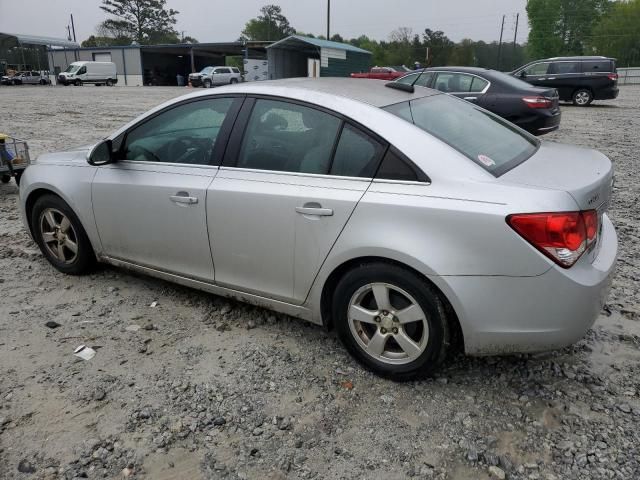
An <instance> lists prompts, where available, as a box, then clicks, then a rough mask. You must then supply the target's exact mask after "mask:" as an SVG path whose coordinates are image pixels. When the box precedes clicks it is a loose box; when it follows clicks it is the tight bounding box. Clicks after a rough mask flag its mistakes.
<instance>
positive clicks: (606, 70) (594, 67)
mask: <svg viewBox="0 0 640 480" xmlns="http://www.w3.org/2000/svg"><path fill="white" fill-rule="evenodd" d="M511 75H513V76H514V77H518V78H520V79H522V80H524V81H526V82H528V83H530V84H532V85H536V86H539V87H544V88H555V89H557V90H558V92H559V94H560V100H562V101H565V102H573V104H574V105H577V106H579V107H587V106H589V105H591V102H593V101H594V100H612V99H614V98H617V97H618V92H619V90H618V71H617V69H616V59H615V58H608V57H557V58H548V59H546V60H536V61H535V62H531V63H528V64H527V65H524V66H523V67H520V68H519V69H517V70H515V71H514V72H511Z"/></svg>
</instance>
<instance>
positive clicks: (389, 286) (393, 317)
mask: <svg viewBox="0 0 640 480" xmlns="http://www.w3.org/2000/svg"><path fill="white" fill-rule="evenodd" d="M334 292H335V293H334V295H333V302H332V305H331V307H332V318H333V321H334V325H335V328H336V332H337V334H338V337H339V338H340V340H341V341H342V343H343V344H344V346H345V347H346V349H347V350H348V351H349V352H350V353H351V354H352V355H353V356H354V357H355V359H356V360H358V361H359V362H360V363H361V364H362V365H363V366H364V367H365V368H367V369H369V370H371V371H373V372H375V373H377V374H379V375H381V376H383V377H387V378H390V379H392V380H411V379H415V378H421V377H425V376H429V375H430V374H432V373H433V372H434V371H435V370H436V369H437V368H438V367H439V366H440V364H441V363H442V362H443V361H444V359H445V357H446V353H447V349H448V346H449V343H450V329H449V324H448V321H447V315H446V312H445V307H444V304H443V302H442V300H441V299H440V296H439V294H438V292H437V291H436V289H435V288H434V287H433V285H431V284H430V283H429V282H427V281H426V280H425V279H424V278H422V277H420V276H419V275H418V274H416V273H415V272H413V271H411V270H408V269H405V268H402V267H400V266H398V265H395V264H391V263H367V264H363V265H360V266H358V267H357V268H354V269H352V270H350V271H348V272H347V273H346V274H345V275H344V276H343V277H342V278H341V279H340V281H339V282H338V284H337V285H336V288H335V290H334ZM384 292H387V293H386V294H385V293H384ZM385 298H386V299H387V300H385ZM379 299H382V300H381V301H380V302H379V301H378V300H379ZM385 303H386V305H385Z"/></svg>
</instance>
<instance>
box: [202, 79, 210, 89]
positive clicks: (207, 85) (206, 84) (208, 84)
mask: <svg viewBox="0 0 640 480" xmlns="http://www.w3.org/2000/svg"><path fill="white" fill-rule="evenodd" d="M202 86H203V87H204V88H211V80H209V79H207V80H205V81H204V82H203V83H202Z"/></svg>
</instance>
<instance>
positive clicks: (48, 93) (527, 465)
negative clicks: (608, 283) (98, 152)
mask: <svg viewBox="0 0 640 480" xmlns="http://www.w3.org/2000/svg"><path fill="white" fill-rule="evenodd" d="M189 91H191V90H189V89H186V88H181V89H179V88H159V87H156V88H128V87H118V88H98V87H92V86H85V87H66V88H65V87H28V86H22V87H0V97H1V99H2V105H3V111H4V112H10V114H7V115H2V117H0V132H6V133H9V134H12V135H16V136H18V137H22V138H26V139H28V140H29V144H30V146H31V149H32V153H33V154H34V156H37V155H38V154H41V153H43V152H46V151H55V150H64V149H66V148H70V147H74V146H76V145H82V144H88V143H91V142H95V141H97V140H98V139H100V138H101V137H104V136H105V135H107V134H108V133H110V132H111V131H113V130H114V129H115V128H116V127H119V126H120V125H122V124H124V123H125V122H127V121H128V120H130V119H132V118H134V117H135V116H136V115H138V114H141V113H143V112H144V111H146V110H147V109H149V108H150V107H152V106H155V105H157V104H159V103H161V102H162V101H164V100H167V99H169V98H172V97H174V96H177V95H180V94H183V93H186V92H189ZM214 92H215V90H214ZM639 124H640V88H638V87H626V88H622V89H621V95H620V98H619V99H618V100H616V101H612V102H596V103H595V104H594V106H593V107H591V108H586V109H579V108H576V107H572V106H563V121H562V128H561V130H560V131H559V132H557V133H554V134H552V135H549V136H548V137H546V139H545V140H547V141H550V140H556V141H564V142H569V143H574V144H579V145H584V146H588V147H595V148H598V149H599V150H601V151H602V152H604V153H605V154H607V155H608V156H609V157H610V158H611V159H612V160H613V162H614V163H615V167H616V178H617V181H616V186H615V191H614V197H613V202H612V204H611V217H612V219H613V221H614V223H615V225H616V227H617V229H618V235H619V240H620V256H619V262H618V268H617V274H616V277H615V279H614V282H613V288H612V291H611V295H610V297H609V302H608V304H607V306H606V308H605V310H603V315H602V316H601V317H600V318H599V319H598V321H597V323H596V325H595V326H594V328H593V329H592V330H591V331H590V332H589V333H588V335H587V336H586V338H585V339H583V340H581V341H580V342H578V343H577V344H576V345H575V346H573V347H570V348H566V349H564V350H562V351H557V352H551V353H547V354H540V355H520V356H512V357H498V358H481V359H473V358H464V357H462V356H457V357H455V358H454V359H452V360H451V361H449V362H448V364H447V365H446V367H445V369H444V371H443V372H442V374H441V375H440V376H439V377H438V378H436V379H432V380H425V381H420V382H412V383H404V384H397V383H393V382H389V381H387V380H383V379H381V378H379V377H376V376H374V375H372V374H370V373H368V372H366V371H364V370H362V368H360V367H359V366H358V365H357V364H356V363H355V362H354V361H353V360H352V359H351V358H350V357H349V356H348V354H347V353H346V352H345V351H344V349H343V348H342V347H341V346H340V344H339V343H338V341H337V340H336V337H335V335H334V334H332V333H327V332H325V331H324V330H323V329H322V328H319V327H316V326H313V325H309V324H305V323H302V322H301V321H298V320H294V319H290V318H288V317H285V316H283V315H276V314H273V313H272V312H267V311H264V310H261V309H258V308H254V307H250V306H246V305H242V304H237V303H233V302H229V301H227V300H224V299H221V298H218V297H215V296H212V295H209V294H206V293H202V292H198V291H195V290H190V289H187V288H183V287H180V286H177V285H172V284H169V283H165V282H162V281H158V280H154V279H151V278H147V277H143V276H132V275H130V274H128V273H127V272H126V271H124V270H117V269H114V268H110V267H103V268H100V269H98V270H97V271H96V272H95V273H93V274H91V275H88V276H85V277H69V276H64V275H62V274H60V273H57V272H56V271H54V270H53V269H52V268H51V267H50V266H49V265H48V264H47V263H46V262H45V260H44V259H43V258H42V256H41V255H40V254H39V252H38V251H37V248H36V247H35V245H34V244H33V242H32V241H31V240H30V238H29V236H28V234H27V233H26V231H25V230H24V227H23V225H22V223H21V219H20V214H19V212H18V209H17V199H18V197H17V189H16V187H15V185H14V184H13V183H11V184H7V185H4V184H3V185H0V292H1V293H0V379H1V380H0V472H1V473H0V478H10V479H12V478H23V477H24V478H27V477H26V475H32V476H31V477H29V478H46V479H65V480H66V479H69V480H71V479H73V478H90V479H96V478H116V477H118V476H122V477H127V478H151V479H153V478H194V479H195V478H203V479H219V478H225V479H249V478H274V479H275V478H285V477H286V478H291V479H298V478H299V479H338V478H353V479H364V478H367V479H369V478H372V479H373V478H375V479H378V478H380V479H382V478H384V479H401V478H407V477H415V478H424V479H452V480H460V479H462V480H465V479H467V480H471V479H485V480H486V479H489V478H498V479H499V478H508V479H510V480H535V479H540V480H554V479H556V480H560V479H574V480H577V479H581V480H582V479H593V480H596V479H597V480H601V479H632V478H640V396H639V393H638V392H640V274H639V273H638V272H640V238H639V235H640V229H639V227H640V179H639V178H638V173H637V172H638V170H639V169H640V165H639V160H638V152H639V151H640V136H639V135H638V125H639ZM153 299H160V300H161V301H162V305H161V307H162V308H153V309H150V308H149V307H150V306H151V305H153V304H152V303H151V301H154V300H153ZM155 301H158V300H155ZM46 322H56V323H57V324H59V327H57V328H55V329H52V328H43V325H44V324H45V323H46ZM80 344H86V345H92V346H93V347H94V348H98V347H100V350H99V355H96V357H95V358H93V359H92V360H91V361H89V362H79V361H75V359H70V358H69V357H70V356H69V352H70V351H73V349H74V347H75V346H76V345H80ZM45 439H46V441H45Z"/></svg>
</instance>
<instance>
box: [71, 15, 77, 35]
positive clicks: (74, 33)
mask: <svg viewBox="0 0 640 480" xmlns="http://www.w3.org/2000/svg"><path fill="white" fill-rule="evenodd" d="M71 30H72V31H73V41H74V42H75V41H76V26H75V25H74V24H73V13H72V14H71Z"/></svg>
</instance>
